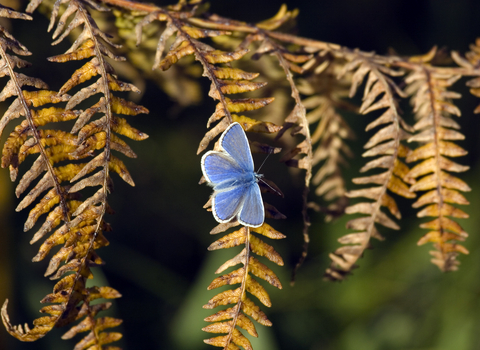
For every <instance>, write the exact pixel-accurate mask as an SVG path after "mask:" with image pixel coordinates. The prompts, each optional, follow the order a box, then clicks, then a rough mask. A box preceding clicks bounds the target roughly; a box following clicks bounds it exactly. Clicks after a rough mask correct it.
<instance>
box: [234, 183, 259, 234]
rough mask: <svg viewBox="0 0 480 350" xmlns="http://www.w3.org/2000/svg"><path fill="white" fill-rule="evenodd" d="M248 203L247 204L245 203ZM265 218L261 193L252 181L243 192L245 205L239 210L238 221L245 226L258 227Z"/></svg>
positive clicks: (256, 184)
mask: <svg viewBox="0 0 480 350" xmlns="http://www.w3.org/2000/svg"><path fill="white" fill-rule="evenodd" d="M247 203H248V205H247ZM264 220H265V209H264V208H263V201H262V194H261V193H260V187H259V186H258V183H257V182H255V183H252V184H251V185H250V186H249V187H248V189H247V190H246V192H245V205H244V206H243V207H242V210H241V211H240V215H239V217H238V221H240V223H241V224H243V225H245V226H251V227H259V226H261V225H262V224H263V221H264Z"/></svg>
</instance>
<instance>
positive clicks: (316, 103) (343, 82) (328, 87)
mask: <svg viewBox="0 0 480 350" xmlns="http://www.w3.org/2000/svg"><path fill="white" fill-rule="evenodd" d="M345 64H346V62H345V61H343V60H339V59H335V58H334V57H333V56H332V55H318V56H316V57H314V58H313V59H312V60H311V61H309V62H308V63H307V64H306V65H305V66H304V68H306V69H308V73H307V75H306V77H305V78H304V79H302V80H300V81H299V90H300V92H301V93H302V94H303V95H306V96H307V97H306V98H304V99H303V104H304V105H305V107H306V108H307V109H308V110H309V112H308V114H307V120H308V123H309V124H310V128H311V129H312V130H313V132H312V138H311V142H312V148H313V155H312V167H315V168H316V170H315V171H314V174H313V178H312V186H313V187H314V188H315V194H316V195H317V196H319V197H321V198H322V199H323V201H324V202H326V203H329V204H328V205H327V206H321V205H319V204H317V203H316V201H315V202H311V203H309V206H310V207H311V208H313V209H314V210H317V211H320V212H324V213H325V221H327V222H329V221H331V220H332V219H334V218H337V217H339V216H341V215H343V213H344V211H345V208H346V206H347V205H348V200H347V198H346V196H345V193H346V192H347V190H346V185H345V181H344V179H343V175H342V172H343V170H342V167H344V166H346V165H347V164H348V162H347V160H346V158H345V157H347V158H351V157H353V153H352V151H351V150H350V147H349V146H348V145H347V143H346V141H347V140H352V139H354V138H355V134H354V132H353V131H352V130H351V129H350V127H349V126H348V124H347V123H346V122H345V120H344V119H343V117H342V115H341V114H340V113H339V111H358V108H357V107H356V106H354V105H352V104H350V103H348V102H346V101H344V98H345V97H347V96H348V89H349V83H350V79H351V76H345V75H344V76H342V78H341V79H337V76H338V74H339V72H340V70H341V69H343V66H344V65H345Z"/></svg>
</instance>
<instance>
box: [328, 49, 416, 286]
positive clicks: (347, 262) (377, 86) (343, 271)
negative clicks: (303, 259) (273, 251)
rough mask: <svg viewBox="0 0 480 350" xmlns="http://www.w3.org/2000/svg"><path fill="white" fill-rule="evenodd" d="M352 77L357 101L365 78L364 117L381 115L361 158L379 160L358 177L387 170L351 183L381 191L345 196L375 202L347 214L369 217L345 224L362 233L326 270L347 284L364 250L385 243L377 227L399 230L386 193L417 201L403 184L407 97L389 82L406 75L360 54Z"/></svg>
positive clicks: (347, 241)
mask: <svg viewBox="0 0 480 350" xmlns="http://www.w3.org/2000/svg"><path fill="white" fill-rule="evenodd" d="M349 71H354V74H353V76H352V86H351V89H350V97H353V95H354V94H355V92H356V91H357V88H358V86H359V85H360V84H361V83H362V82H363V81H364V79H365V78H366V83H365V91H364V95H363V103H362V105H361V106H360V110H359V111H360V113H361V114H368V113H370V112H372V111H376V110H383V113H382V114H381V116H380V117H379V118H377V119H375V120H374V121H373V122H371V123H370V124H369V125H368V126H367V128H366V131H369V130H371V129H373V128H375V127H377V126H380V125H382V126H381V128H380V129H379V130H378V131H377V132H376V133H375V135H373V136H372V138H371V139H370V140H369V141H368V142H367V144H366V145H365V146H364V148H365V149H367V151H366V152H365V153H364V154H363V157H376V158H375V159H373V160H371V161H369V162H368V163H367V164H366V165H365V166H364V167H363V168H362V169H360V172H366V171H369V170H371V169H378V168H380V169H386V171H384V172H382V173H379V174H375V175H370V176H365V177H360V178H355V179H353V182H354V183H356V184H374V185H377V186H374V187H367V188H363V189H360V190H355V191H350V192H348V193H347V194H346V195H347V197H350V198H357V197H364V198H367V199H370V200H372V201H369V202H360V203H357V204H354V205H352V206H349V207H347V208H346V210H345V212H346V213H347V214H357V213H358V214H364V215H366V216H362V217H359V218H355V219H352V220H350V221H349V222H348V223H347V225H346V226H347V228H349V229H353V230H356V231H358V232H355V233H350V234H347V235H345V236H343V237H342V238H340V239H339V242H340V243H342V244H344V246H343V247H341V248H338V249H337V250H336V251H335V253H333V254H330V258H331V259H332V264H331V265H330V267H329V268H328V269H327V271H326V274H325V277H326V278H327V279H331V280H342V279H344V278H345V277H346V276H347V275H348V274H349V273H350V272H351V270H352V269H353V268H355V267H356V266H355V263H356V262H357V260H358V259H359V258H360V257H361V256H362V254H363V252H364V251H365V249H367V248H368V247H369V246H370V238H371V237H373V238H376V239H379V240H383V237H382V236H381V235H380V233H379V232H378V230H377V228H376V224H380V225H382V226H384V227H388V228H391V229H395V230H398V229H399V228H400V227H399V226H398V225H397V224H396V223H395V221H393V220H392V219H391V218H390V217H389V216H388V215H387V214H386V213H385V212H384V211H382V210H381V209H382V207H385V208H386V209H387V210H388V212H390V214H391V215H393V216H395V217H396V218H397V219H400V217H401V216H400V211H399V210H398V207H397V205H396V203H395V200H394V199H393V197H391V196H390V195H389V194H388V193H387V190H389V191H390V192H393V193H396V194H398V195H400V196H403V197H406V198H413V197H415V194H413V193H412V192H410V191H409V188H408V186H407V184H406V182H405V180H403V179H404V177H405V175H406V174H407V173H408V171H409V169H408V167H407V166H406V165H405V164H404V163H403V162H402V161H401V160H400V158H404V157H406V156H408V154H409V150H408V148H407V147H405V146H404V145H402V144H401V141H402V140H404V139H406V138H407V137H408V134H407V132H406V131H405V130H410V129H411V127H409V126H408V125H407V124H406V123H405V122H404V121H403V119H402V118H401V117H400V115H399V113H398V107H397V101H396V96H401V97H404V96H405V94H404V93H403V91H401V90H400V89H399V88H398V86H397V85H396V84H395V82H394V81H393V80H392V78H391V77H395V76H399V75H402V74H403V72H402V71H397V70H393V69H391V68H389V67H388V62H387V60H386V59H384V58H380V57H378V56H374V55H368V54H362V53H355V54H354V55H352V59H351V61H350V62H349V63H348V64H347V65H346V66H345V68H344V72H342V74H344V73H346V72H349ZM385 124H386V125H385ZM411 181H412V180H411Z"/></svg>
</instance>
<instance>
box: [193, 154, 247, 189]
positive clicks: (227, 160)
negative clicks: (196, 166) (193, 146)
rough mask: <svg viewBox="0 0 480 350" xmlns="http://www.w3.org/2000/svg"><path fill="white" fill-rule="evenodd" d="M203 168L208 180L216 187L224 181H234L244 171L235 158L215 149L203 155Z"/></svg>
mask: <svg viewBox="0 0 480 350" xmlns="http://www.w3.org/2000/svg"><path fill="white" fill-rule="evenodd" d="M202 170H203V174H204V175H205V178H206V179H207V181H208V182H211V184H212V185H213V186H214V187H216V186H217V185H219V184H222V183H227V184H228V183H233V182H235V181H236V180H237V179H238V178H239V177H240V176H242V174H243V173H244V171H243V170H242V169H241V168H240V167H239V165H238V164H237V163H236V162H235V160H234V159H233V158H231V157H230V156H228V155H227V154H225V153H222V152H215V151H210V152H207V153H206V154H205V155H204V156H203V158H202Z"/></svg>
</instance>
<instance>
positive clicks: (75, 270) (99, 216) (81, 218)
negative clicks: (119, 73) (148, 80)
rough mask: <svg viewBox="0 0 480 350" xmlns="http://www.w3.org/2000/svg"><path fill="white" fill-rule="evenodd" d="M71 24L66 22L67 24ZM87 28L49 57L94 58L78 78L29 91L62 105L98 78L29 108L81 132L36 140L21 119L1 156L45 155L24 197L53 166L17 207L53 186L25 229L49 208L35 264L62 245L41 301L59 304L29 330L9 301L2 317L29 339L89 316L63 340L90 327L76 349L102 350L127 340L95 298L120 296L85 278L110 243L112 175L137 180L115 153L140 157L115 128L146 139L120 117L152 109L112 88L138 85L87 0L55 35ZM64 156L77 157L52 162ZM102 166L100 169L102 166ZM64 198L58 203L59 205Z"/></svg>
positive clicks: (44, 134)
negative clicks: (17, 321)
mask: <svg viewBox="0 0 480 350" xmlns="http://www.w3.org/2000/svg"><path fill="white" fill-rule="evenodd" d="M60 3H61V2H60V1H59V2H57V3H56V5H55V6H54V9H53V12H52V20H51V24H52V25H51V27H53V23H54V22H55V18H56V16H57V14H58V11H59V6H60ZM87 3H88V2H87ZM95 8H96V7H95ZM71 15H74V18H73V19H72V20H71V21H70V22H68V21H67V20H68V18H69V17H70V16H71ZM67 22H68V25H67V27H66V28H65V25H66V24H67ZM82 25H83V31H82V32H81V34H80V37H79V38H78V39H77V40H76V41H75V43H74V44H73V46H72V47H71V48H70V49H69V50H68V51H67V53H65V54H63V55H59V56H55V57H52V58H50V60H51V61H54V62H67V61H71V60H83V59H89V58H91V60H90V61H88V62H87V63H86V64H84V65H83V66H82V67H81V68H79V69H78V70H77V71H76V72H75V73H74V74H73V75H72V77H71V78H70V79H69V80H68V81H67V82H66V83H65V84H64V86H63V87H62V88H61V90H60V92H59V94H58V95H56V94H55V93H52V92H50V94H49V95H48V94H47V93H48V92H39V93H38V95H39V96H33V97H31V96H29V95H27V94H26V93H25V92H24V95H25V97H26V98H27V97H28V98H30V99H32V101H36V102H31V104H32V105H34V106H38V105H41V104H44V103H56V102H58V101H55V100H54V98H57V99H58V100H59V101H66V100H67V98H63V99H62V98H61V96H66V97H68V98H70V96H68V95H65V93H66V92H68V91H70V90H71V89H73V88H76V87H77V86H78V85H80V84H82V83H85V82H87V81H88V80H91V79H92V78H93V77H96V76H98V79H97V80H96V81H94V82H93V83H92V84H91V85H89V86H87V87H83V88H81V89H80V90H79V91H77V92H76V93H75V94H74V96H73V97H72V98H70V99H69V101H68V103H67V106H66V108H65V109H58V108H48V109H44V110H36V111H32V112H31V114H32V120H33V123H34V124H33V125H34V128H35V129H34V130H37V129H36V127H37V126H40V125H44V124H46V123H47V122H51V121H66V120H69V119H73V118H77V121H76V123H75V126H74V131H73V132H77V131H78V136H74V135H72V134H69V133H65V132H61V131H58V130H37V133H38V135H39V137H38V141H37V138H35V137H34V140H33V141H32V142H30V139H27V137H28V136H29V135H30V134H29V130H30V129H33V127H30V129H29V128H28V125H27V124H25V123H22V124H21V125H19V126H18V127H17V128H16V129H15V130H14V132H12V134H11V136H10V137H9V139H8V140H7V142H6V144H5V147H4V154H3V158H2V164H3V165H4V166H6V165H9V166H10V167H11V168H12V167H13V168H14V169H15V167H18V164H19V163H21V161H22V160H23V159H24V158H25V156H27V155H28V154H34V153H41V155H42V157H43V158H42V157H39V159H38V160H37V161H36V162H35V163H34V165H33V166H32V168H31V169H30V170H29V171H27V173H26V174H25V175H24V177H23V178H22V180H21V181H20V183H19V185H18V187H17V195H21V193H22V192H23V191H24V190H25V189H26V188H27V187H28V186H29V184H30V183H31V182H32V181H33V180H35V178H37V177H38V176H39V175H40V174H41V173H42V172H43V171H44V170H46V169H45V168H47V174H46V175H45V176H44V177H43V178H42V179H41V180H40V181H39V182H38V183H37V185H36V186H35V187H34V188H33V189H32V190H31V191H30V193H29V194H28V196H26V197H25V199H24V200H23V201H22V202H21V203H20V205H19V207H18V208H17V210H21V209H23V208H25V207H26V206H28V205H29V204H31V203H32V202H33V201H34V200H35V198H36V197H37V196H39V194H41V193H42V192H44V191H46V190H48V189H49V188H51V187H53V186H54V185H55V187H54V188H53V189H52V190H50V191H49V192H48V193H47V194H46V195H45V196H44V197H43V199H41V200H40V202H39V203H38V204H37V205H36V206H35V208H34V209H32V210H31V212H30V215H29V218H28V220H27V223H26V224H25V228H26V229H30V228H31V227H33V225H34V224H35V222H36V221H37V220H38V218H39V217H40V216H41V215H42V214H45V213H48V216H47V219H46V221H45V223H44V224H43V225H42V227H41V228H40V230H39V231H37V233H36V234H35V236H34V238H33V239H32V243H33V242H36V241H37V240H39V239H40V238H42V237H43V236H44V235H45V234H46V233H48V232H50V231H52V230H53V229H56V230H55V231H54V232H53V233H52V234H51V235H50V237H48V238H47V239H46V240H45V241H44V243H43V244H42V245H41V247H40V250H39V252H38V254H37V255H36V256H35V257H34V259H33V261H40V260H42V259H44V258H45V257H46V256H47V255H48V254H49V252H50V251H51V249H52V248H53V247H55V246H57V245H63V247H62V248H60V250H58V251H57V253H55V254H54V256H53V257H52V258H51V260H50V263H49V266H48V268H47V271H46V273H45V275H46V276H51V278H52V279H60V281H59V282H58V283H57V284H56V285H55V287H54V290H53V293H52V294H49V295H47V296H46V297H45V298H44V299H43V300H42V302H43V303H54V305H50V306H46V307H44V308H42V310H41V312H44V313H49V314H50V315H51V316H49V317H42V318H39V319H37V320H36V321H35V322H34V324H35V327H34V328H33V329H29V328H28V327H26V328H25V330H24V329H23V328H22V327H21V326H18V327H13V326H11V324H10V322H9V320H8V315H7V313H6V304H5V305H4V308H3V309H2V317H3V320H4V323H5V324H6V326H7V329H8V330H9V332H10V333H11V334H12V335H14V336H15V337H17V338H19V339H21V340H27V341H33V340H36V339H38V338H39V337H42V336H43V335H45V333H47V332H48V331H49V330H50V329H51V328H52V327H53V326H64V325H67V324H70V323H71V322H73V321H75V320H79V319H81V318H83V317H85V319H84V320H83V321H82V322H80V323H79V324H78V325H77V326H74V327H73V328H72V329H71V330H70V331H69V332H67V334H65V336H64V338H65V339H67V338H71V337H73V336H74V335H76V334H78V333H80V332H85V331H88V334H87V335H86V336H85V337H84V338H83V339H82V340H81V341H80V342H79V343H78V344H77V346H76V348H78V349H86V348H92V347H95V348H97V349H102V348H103V346H104V345H106V344H109V343H111V342H113V341H116V340H118V339H119V338H120V337H121V334H120V333H116V332H103V331H104V330H105V329H108V328H112V327H115V326H117V325H118V324H120V323H121V320H118V319H113V318H109V317H103V318H95V316H96V315H97V313H98V312H99V311H102V310H105V309H107V308H109V307H110V305H111V303H106V302H103V303H95V305H92V304H91V303H92V302H93V301H94V300H97V299H99V298H103V299H113V298H118V297H120V296H121V295H120V293H118V292H117V291H116V290H114V289H112V288H110V287H100V288H99V287H90V288H86V286H85V285H86V279H88V278H92V277H93V275H92V272H91V268H92V267H95V266H99V265H102V264H103V261H102V259H101V258H100V257H99V256H98V255H97V253H96V250H97V249H99V248H101V247H103V246H106V245H108V244H109V242H108V240H107V239H106V238H105V237H104V232H107V231H110V230H111V228H110V226H109V225H108V224H107V223H106V222H105V221H104V215H105V214H106V213H107V212H111V209H110V208H109V206H108V203H107V194H108V192H111V190H112V186H113V182H112V179H111V177H110V172H111V171H113V172H116V173H118V174H119V175H120V177H122V179H123V180H125V181H126V182H127V183H129V184H131V185H132V186H133V185H134V183H133V180H132V178H131V176H130V174H129V172H128V170H127V169H126V167H125V165H124V164H123V162H122V161H121V160H120V159H118V158H117V157H115V156H113V155H112V154H111V150H112V149H113V150H116V151H119V152H121V153H124V154H125V155H127V156H129V157H135V156H136V155H135V153H134V152H133V151H132V150H131V149H130V147H129V146H128V145H127V144H126V143H125V141H123V140H122V139H120V138H119V137H118V136H116V135H115V134H114V133H118V134H121V135H124V136H126V137H129V138H131V139H134V140H143V139H145V138H147V137H148V135H146V134H144V133H142V132H140V131H138V130H136V129H134V128H133V127H131V126H130V125H129V124H128V123H127V122H126V120H125V119H124V118H120V117H118V116H116V115H115V114H124V115H137V114H139V113H148V110H146V109H145V108H144V107H142V106H137V105H135V104H133V103H132V102H129V101H126V100H124V99H122V98H120V97H116V96H113V95H112V92H113V91H138V89H136V88H135V87H134V86H133V85H131V84H128V83H124V82H121V81H119V80H117V78H116V77H115V75H114V71H113V68H112V67H111V66H110V65H109V64H108V63H107V62H106V60H105V57H104V56H108V57H110V58H113V59H117V60H121V59H122V58H121V57H118V56H116V55H114V54H113V53H112V52H111V51H110V49H109V48H108V47H107V45H113V44H112V43H111V42H110V41H109V39H108V37H107V36H106V34H104V33H103V32H101V31H100V30H99V29H98V28H97V26H96V24H95V22H94V21H93V19H92V18H91V16H90V14H89V12H88V10H87V8H86V6H85V3H84V2H82V1H70V2H69V3H68V7H67V9H66V10H65V12H64V13H63V15H62V17H61V18H60V21H59V23H58V26H57V28H56V31H55V33H54V37H59V39H58V40H57V41H56V43H58V42H60V41H61V40H62V39H63V38H65V37H66V36H67V35H68V34H69V33H70V32H71V31H72V30H73V29H74V28H76V27H78V26H82ZM105 43H106V44H105ZM40 94H42V95H40ZM97 94H101V95H102V96H101V97H100V98H99V100H98V102H97V103H95V104H94V105H93V106H91V107H90V108H87V109H86V110H83V111H74V110H72V108H73V107H75V106H76V105H77V104H79V103H80V102H83V101H85V100H87V99H89V98H94V96H95V95H97ZM45 95H46V96H45ZM33 98H35V100H34V99H33ZM49 98H50V100H49ZM96 115H99V117H98V119H96V120H93V121H90V120H91V119H92V118H93V117H94V116H96ZM27 119H28V118H27ZM25 135H26V136H25ZM47 147H48V148H47ZM97 150H100V153H98V154H97ZM19 154H21V156H19ZM90 157H92V158H93V159H91V160H90V161H88V162H86V163H82V162H81V160H82V159H84V158H90ZM61 161H74V162H73V163H69V164H67V165H64V166H60V167H54V165H55V164H56V163H58V162H61ZM45 164H47V165H45ZM97 168H99V170H98V171H97ZM90 173H93V175H92V174H90ZM65 181H68V182H69V183H72V182H73V183H74V184H73V186H71V185H61V184H62V183H63V182H65ZM91 186H93V187H96V186H100V189H99V190H98V191H97V192H96V193H95V194H94V195H93V196H91V197H89V198H87V199H86V200H84V201H80V200H79V199H80V195H79V191H80V190H82V189H83V188H85V187H91ZM59 202H60V204H59V205H58V206H56V204H58V203H59ZM62 221H64V224H63V225H61V222H62ZM108 348H111V347H108Z"/></svg>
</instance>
